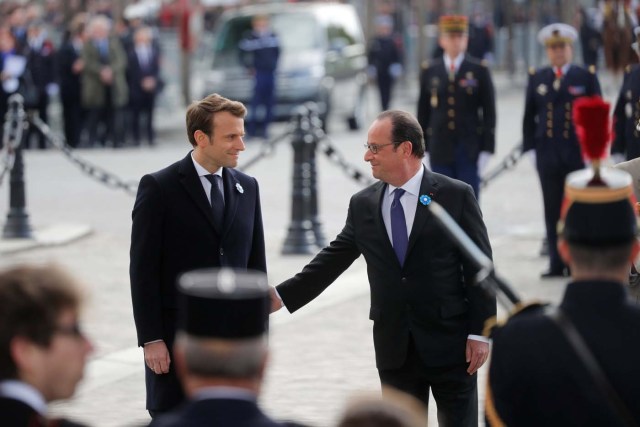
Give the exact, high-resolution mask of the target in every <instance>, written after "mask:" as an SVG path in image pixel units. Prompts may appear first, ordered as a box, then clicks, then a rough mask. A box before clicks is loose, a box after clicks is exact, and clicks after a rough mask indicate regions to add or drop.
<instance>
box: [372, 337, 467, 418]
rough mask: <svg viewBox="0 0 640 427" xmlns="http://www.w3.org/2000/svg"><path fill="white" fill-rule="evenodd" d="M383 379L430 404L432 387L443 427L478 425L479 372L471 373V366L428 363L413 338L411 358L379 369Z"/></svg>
mask: <svg viewBox="0 0 640 427" xmlns="http://www.w3.org/2000/svg"><path fill="white" fill-rule="evenodd" d="M378 373H379V375H380V381H381V382H382V384H383V385H389V386H392V387H395V388H397V389H398V390H401V391H404V392H405V393H408V394H410V395H412V396H414V397H416V398H417V399H419V400H420V401H421V402H423V403H424V405H425V406H428V405H429V389H431V392H432V393H433V398H434V399H435V401H436V405H437V407H438V425H440V427H477V426H478V388H477V378H478V376H477V375H469V374H468V373H467V365H466V363H465V364H461V365H454V366H443V367H429V366H425V364H424V362H423V361H422V359H421V358H420V355H419V354H418V351H417V350H416V346H415V344H414V342H413V338H412V339H410V340H409V348H408V349H407V358H406V360H405V362H404V364H403V365H402V366H400V367H399V368H397V369H381V370H378Z"/></svg>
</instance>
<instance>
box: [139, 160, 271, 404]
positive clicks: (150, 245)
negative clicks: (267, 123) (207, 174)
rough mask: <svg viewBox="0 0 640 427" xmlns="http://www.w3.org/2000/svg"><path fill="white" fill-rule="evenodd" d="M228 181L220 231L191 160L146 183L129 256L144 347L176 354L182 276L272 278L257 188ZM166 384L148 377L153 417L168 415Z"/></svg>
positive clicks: (232, 175) (247, 180)
mask: <svg viewBox="0 0 640 427" xmlns="http://www.w3.org/2000/svg"><path fill="white" fill-rule="evenodd" d="M223 181H224V194H225V221H224V224H223V225H220V224H214V222H213V214H212V211H211V205H210V204H209V201H208V200H207V196H206V194H205V192H204V189H203V187H202V183H201V182H200V178H199V177H198V174H197V172H196V170H195V168H194V166H193V162H192V160H191V154H188V155H187V156H186V157H185V158H184V159H182V160H180V161H178V162H176V163H174V164H172V165H171V166H169V167H167V168H165V169H162V170H161V171H158V172H156V173H153V174H150V175H145V176H144V177H142V180H141V181H140V186H139V188H138V195H137V197H136V201H135V205H134V207H133V214H132V218H133V227H132V232H131V254H130V255H131V265H130V276H131V295H132V299H133V314H134V318H135V322H136V330H137V333H138V345H140V346H142V345H144V343H146V342H150V341H154V340H157V339H162V340H164V341H165V343H166V344H167V346H168V347H169V349H171V346H172V345H173V340H174V334H175V328H176V313H177V309H178V308H177V306H176V303H177V300H176V279H177V277H178V276H179V275H180V274H181V273H183V272H185V271H189V270H193V269H197V268H209V267H233V268H239V269H246V268H249V269H255V270H260V271H265V272H266V269H267V268H266V260H265V249H264V231H263V228H262V213H261V208H260V196H259V191H258V183H257V181H256V180H255V179H254V178H252V177H250V176H248V175H245V174H243V173H242V172H238V171H236V170H233V169H227V168H225V169H224V170H223ZM173 372H174V371H173V370H172V371H171V375H174V373H173ZM165 377H166V376H165V375H155V374H153V373H152V372H151V371H150V370H148V372H147V382H148V386H147V406H148V409H151V410H162V409H165V408H166V406H165V404H164V403H163V402H164V401H165V398H167V399H169V400H172V398H168V397H166V393H169V394H171V392H172V389H173V388H174V387H173V386H172V385H167V386H166V387H164V386H163V385H162V384H164V382H167V378H165ZM176 384H177V382H176ZM173 400H175V399H173ZM175 403H178V402H175V401H172V402H171V403H170V404H169V403H168V405H169V406H173V405H174V404H175Z"/></svg>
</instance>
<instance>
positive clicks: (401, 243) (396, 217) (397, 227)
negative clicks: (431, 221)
mask: <svg viewBox="0 0 640 427" xmlns="http://www.w3.org/2000/svg"><path fill="white" fill-rule="evenodd" d="M404 193H405V190H403V189H402V188H396V189H395V190H394V191H393V202H391V237H392V240H393V250H394V251H395V252H396V256H397V257H398V261H400V265H403V264H404V257H405V256H406V254H407V246H408V245H409V237H408V236H407V220H406V219H405V217H404V209H402V203H400V197H402V195H403V194H404Z"/></svg>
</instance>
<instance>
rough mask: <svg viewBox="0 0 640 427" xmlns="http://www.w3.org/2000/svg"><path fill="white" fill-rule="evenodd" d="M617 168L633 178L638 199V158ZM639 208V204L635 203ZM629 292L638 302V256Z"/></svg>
mask: <svg viewBox="0 0 640 427" xmlns="http://www.w3.org/2000/svg"><path fill="white" fill-rule="evenodd" d="M614 167H616V168H618V169H622V170H623V171H626V172H628V173H629V174H630V175H631V177H632V179H633V193H634V195H635V196H636V200H640V158H635V159H631V160H629V161H626V162H622V163H618V164H616V165H614ZM636 209H640V205H638V204H637V205H636ZM629 293H630V294H631V297H632V298H633V300H634V301H636V302H637V303H640V257H639V258H636V260H635V262H634V264H633V266H632V267H631V271H630V272H629Z"/></svg>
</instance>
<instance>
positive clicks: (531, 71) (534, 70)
mask: <svg viewBox="0 0 640 427" xmlns="http://www.w3.org/2000/svg"><path fill="white" fill-rule="evenodd" d="M535 73H536V69H535V68H533V67H529V74H530V75H532V76H533V75H534V74H535Z"/></svg>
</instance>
